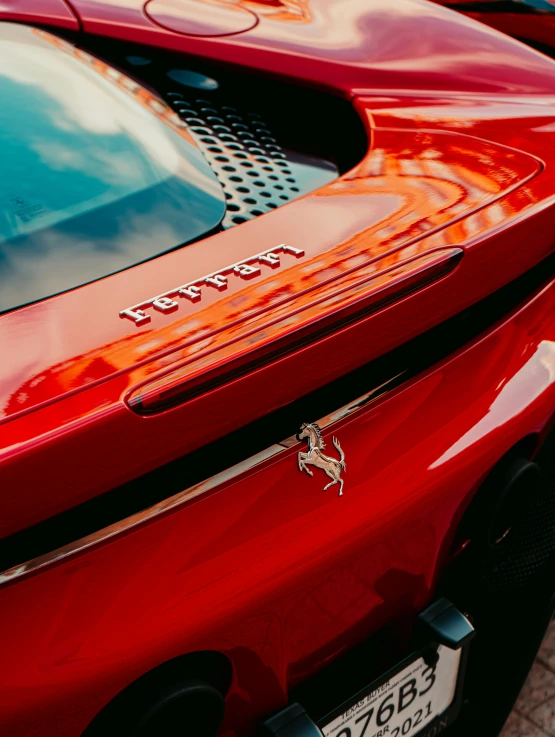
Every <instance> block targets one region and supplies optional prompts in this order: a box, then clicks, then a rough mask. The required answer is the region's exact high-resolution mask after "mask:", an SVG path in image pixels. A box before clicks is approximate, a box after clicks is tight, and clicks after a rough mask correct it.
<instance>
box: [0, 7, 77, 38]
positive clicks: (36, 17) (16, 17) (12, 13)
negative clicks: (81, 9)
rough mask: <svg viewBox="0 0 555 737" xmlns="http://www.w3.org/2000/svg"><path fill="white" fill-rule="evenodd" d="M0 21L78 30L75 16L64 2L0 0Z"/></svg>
mask: <svg viewBox="0 0 555 737" xmlns="http://www.w3.org/2000/svg"><path fill="white" fill-rule="evenodd" d="M0 20H13V21H26V20H31V22H33V23H46V24H47V25H52V26H58V27H59V28H69V29H71V30H73V31H78V30H79V21H78V20H77V16H76V15H75V14H74V13H73V11H72V10H71V6H70V5H69V4H68V3H66V2H65V0H0Z"/></svg>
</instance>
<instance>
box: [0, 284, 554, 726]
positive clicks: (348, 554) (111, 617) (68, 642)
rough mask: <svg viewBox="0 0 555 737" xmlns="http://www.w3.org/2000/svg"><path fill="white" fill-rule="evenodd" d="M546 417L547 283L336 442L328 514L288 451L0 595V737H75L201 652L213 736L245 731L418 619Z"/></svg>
mask: <svg viewBox="0 0 555 737" xmlns="http://www.w3.org/2000/svg"><path fill="white" fill-rule="evenodd" d="M470 377H472V380H470ZM554 402H555V282H551V283H550V284H549V285H548V286H546V287H545V288H544V289H543V290H541V291H540V293H539V294H537V295H536V296H535V298H533V299H531V300H530V301H529V302H528V303H527V304H526V305H525V306H523V307H522V308H521V309H519V310H517V311H516V312H515V313H514V314H513V315H511V316H509V317H508V319H506V320H505V321H504V322H503V323H502V324H501V325H499V326H498V327H497V329H495V330H493V331H491V332H490V333H489V334H488V335H486V336H484V338H483V339H482V340H479V341H477V342H475V343H474V344H473V345H471V346H470V347H468V348H465V349H462V350H461V351H460V352H459V353H458V354H457V355H455V356H453V357H451V358H450V359H448V360H447V361H445V362H443V363H442V364H440V365H438V366H435V367H434V368H433V369H431V370H430V371H427V372H425V373H424V374H423V375H421V376H419V377H418V378H417V379H416V380H414V381H412V382H410V383H409V384H408V385H406V386H405V387H404V388H403V389H401V390H399V391H395V392H393V393H392V394H390V395H388V396H386V397H384V398H382V399H381V400H380V399H379V400H377V401H376V402H374V403H371V404H370V405H369V406H368V407H367V408H365V409H361V410H359V411H358V412H357V413H356V414H355V416H353V417H352V418H351V419H350V420H349V421H347V422H345V423H342V424H341V423H338V424H337V426H336V427H334V433H336V434H340V437H341V439H342V443H343V445H344V447H345V448H346V449H347V451H348V452H349V458H350V465H349V469H348V476H347V478H348V486H346V490H345V494H344V497H342V498H341V500H340V501H341V504H338V498H337V496H336V495H335V494H333V492H332V493H329V492H328V493H322V492H321V479H320V478H317V477H315V478H313V479H309V480H308V481H306V480H305V479H304V477H302V476H301V475H300V474H299V472H298V469H297V465H296V450H297V448H292V449H290V450H285V449H284V450H283V452H282V454H281V456H279V457H277V458H273V459H269V460H267V461H262V462H261V463H260V465H258V466H256V467H255V468H253V469H252V470H251V471H249V472H247V473H246V474H244V475H243V476H240V477H239V478H238V479H236V480H234V481H233V482H232V483H228V484H226V483H225V482H224V483H222V484H221V485H220V486H218V487H217V488H215V489H214V490H213V492H212V493H209V494H208V493H207V494H205V495H203V496H200V497H198V498H197V499H195V500H193V501H191V502H190V503H187V502H185V504H183V505H181V506H180V507H178V508H176V509H175V510H174V511H173V512H172V513H171V514H168V515H166V516H163V517H158V518H157V519H156V520H154V521H151V522H150V523H149V524H147V525H145V526H142V527H141V526H139V527H138V528H135V529H134V530H132V531H131V533H130V534H126V535H123V536H122V535H120V536H116V537H115V538H114V539H111V540H108V541H107V542H106V543H105V544H104V545H101V546H97V547H96V548H94V549H91V550H89V551H85V552H83V553H82V554H80V555H79V556H77V557H73V558H70V559H68V560H67V561H66V562H63V561H62V562H61V563H60V564H58V565H57V566H55V567H52V566H51V567H50V568H49V569H46V570H44V571H42V572H41V571H40V570H39V571H37V573H36V575H34V576H33V575H31V576H29V577H27V578H26V579H23V580H17V579H16V580H14V582H13V584H11V585H7V586H5V587H4V588H3V590H2V591H1V594H0V598H1V603H2V606H1V607H0V623H1V624H2V627H3V629H4V631H9V632H10V637H9V638H7V640H6V642H5V644H4V647H3V658H2V660H3V664H4V668H3V669H2V673H3V675H2V689H1V690H0V694H1V697H0V699H1V701H0V703H1V713H2V720H3V721H2V724H3V729H4V733H5V734H7V735H11V734H14V735H18V737H19V735H35V734H41V735H50V734H52V735H54V734H56V735H60V734H64V735H66V734H67V735H79V734H81V731H82V730H83V729H84V727H85V726H86V725H87V724H88V722H89V721H90V719H91V718H92V717H93V716H94V714H95V713H96V712H97V711H98V710H99V708H101V707H102V706H103V705H104V704H105V703H107V702H108V701H109V700H110V699H111V698H112V697H113V696H114V695H116V694H117V693H118V692H119V691H120V690H121V689H122V688H123V687H124V686H126V685H127V684H128V683H129V682H131V681H132V680H133V679H134V678H136V677H137V676H139V675H140V674H141V673H143V672H145V671H147V670H148V669H150V668H151V667H153V666H155V665H157V664H158V663H160V662H163V661H164V660H166V659H168V658H171V657H173V656H175V655H177V654H181V653H183V652H189V651H194V650H204V649H209V650H211V649H215V650H219V651H223V652H224V653H226V655H228V656H229V658H230V659H231V662H232V663H233V666H234V671H235V680H234V684H233V687H232V691H231V693H230V695H229V697H228V704H229V709H228V716H227V720H226V723H225V724H224V727H223V731H222V734H226V735H228V734H237V733H239V734H244V733H249V732H250V730H251V729H252V725H253V724H254V723H256V721H258V720H259V719H260V718H262V717H263V716H264V715H265V714H267V713H271V712H272V711H273V710H275V709H278V708H279V707H280V706H283V705H284V704H285V703H286V700H287V689H288V688H289V687H291V685H293V684H294V683H295V682H297V681H298V680H299V679H301V678H303V677H306V676H307V675H308V674H310V673H311V672H313V671H314V670H315V669H316V668H317V667H319V666H321V664H322V663H323V662H326V661H327V660H329V659H330V658H332V657H334V656H336V655H337V654H338V653H340V652H342V651H343V650H344V649H346V648H348V647H350V646H352V645H354V644H356V643H357V642H359V641H360V640H361V639H362V638H363V637H364V636H365V635H368V634H370V633H371V632H374V631H376V630H377V629H378V628H380V627H383V626H384V625H385V624H386V623H388V622H389V623H390V622H391V621H398V620H399V619H402V618H404V617H409V618H410V617H411V616H413V615H414V614H415V613H416V612H417V611H418V609H420V608H422V607H423V606H424V605H425V604H426V602H427V601H428V599H429V597H430V595H431V592H432V591H433V587H434V585H435V582H436V580H437V576H438V575H439V572H440V571H441V568H442V565H443V564H444V562H445V559H446V555H447V553H448V549H449V546H450V544H451V542H452V538H453V533H454V529H455V527H456V524H457V522H458V520H459V519H460V516H461V513H462V510H463V509H464V508H465V507H466V504H467V503H468V500H469V498H470V496H471V494H472V492H473V491H474V489H475V488H476V487H477V486H478V485H479V483H480V482H481V481H482V479H483V477H484V476H485V475H486V474H487V473H488V471H489V469H490V468H491V466H492V465H493V464H494V463H495V462H496V461H497V459H498V458H499V457H500V456H501V455H502V454H503V453H504V452H506V451H507V450H508V449H509V448H510V447H511V446H512V445H513V444H514V443H515V442H517V441H518V440H520V439H521V438H522V437H525V436H527V435H529V434H536V433H540V434H541V433H542V431H543V430H544V428H545V427H546V426H547V425H548V424H549V422H550V420H551V417H552V415H553V408H554ZM327 439H328V438H327ZM445 489H449V494H446V493H445ZM8 583H9V581H8ZM37 611H40V612H41V616H40V621H37V618H36V612H37ZM184 625H185V626H184ZM107 672H109V673H110V678H109V679H107V678H106V673H107ZM253 681H254V682H255V684H256V686H255V691H254V692H253V690H252V689H253ZM68 705H69V706H68ZM62 712H63V714H64V722H63V724H64V729H63V731H62V730H61V728H60V717H59V715H60V713H62Z"/></svg>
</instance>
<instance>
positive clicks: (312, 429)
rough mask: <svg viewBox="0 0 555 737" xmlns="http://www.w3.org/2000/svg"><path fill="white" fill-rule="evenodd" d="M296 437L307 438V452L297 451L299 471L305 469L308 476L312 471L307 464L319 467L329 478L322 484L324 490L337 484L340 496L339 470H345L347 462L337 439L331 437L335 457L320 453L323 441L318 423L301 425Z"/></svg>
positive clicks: (341, 490) (341, 487)
mask: <svg viewBox="0 0 555 737" xmlns="http://www.w3.org/2000/svg"><path fill="white" fill-rule="evenodd" d="M298 438H299V440H308V453H299V471H306V472H307V474H308V475H309V476H312V471H311V470H310V469H309V468H308V466H316V468H321V469H322V471H323V472H324V473H325V474H327V475H328V476H329V477H330V479H331V481H330V483H329V484H327V485H326V486H324V491H325V490H326V489H329V487H330V486H333V485H334V484H339V496H342V495H343V479H342V478H341V472H342V471H346V470H347V464H346V463H345V453H343V451H342V449H341V446H340V445H339V441H338V440H336V439H335V438H332V441H333V444H334V446H335V448H336V450H337V451H338V452H339V458H338V459H337V458H331V457H330V456H327V455H324V453H322V450H323V449H324V448H325V443H324V440H323V438H322V431H321V430H320V428H319V427H318V425H316V424H312V425H310V424H306V425H302V427H301V432H300V433H299V435H298Z"/></svg>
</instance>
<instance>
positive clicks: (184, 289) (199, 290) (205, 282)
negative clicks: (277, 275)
mask: <svg viewBox="0 0 555 737" xmlns="http://www.w3.org/2000/svg"><path fill="white" fill-rule="evenodd" d="M281 254H288V255H290V256H294V257H295V258H302V256H304V251H303V250H301V249H300V248H293V246H286V245H285V243H282V244H281V245H280V246H276V247H275V248H272V249H270V250H269V251H264V252H263V253H258V254H257V255H256V256H251V257H250V258H247V259H245V260H244V261H240V262H238V263H236V264H231V266H226V267H225V269H220V271H215V272H214V273H213V274H208V275H207V276H203V277H202V278H200V279H196V280H195V281H192V282H189V283H188V284H182V285H181V286H180V287H175V289H170V290H169V292H164V293H163V294H159V295H158V296H157V297H152V299H147V300H146V301H145V302H140V303H139V304H136V305H133V307H128V308H127V309H125V310H122V311H121V312H120V313H119V315H120V317H126V318H127V319H129V320H132V321H133V322H134V323H135V325H144V324H145V323H147V322H150V321H151V319H152V317H151V315H149V314H147V313H146V312H145V310H147V309H148V308H149V307H153V308H154V309H155V310H158V312H175V311H176V310H177V309H179V302H178V300H177V299H175V298H176V297H180V298H183V299H187V300H189V301H190V302H200V300H201V299H202V294H203V291H204V289H205V288H208V287H209V288H211V289H217V290H218V291H219V292H223V291H225V290H226V289H227V288H228V280H229V277H230V276H232V277H235V278H238V279H253V278H254V277H256V276H259V275H260V274H261V273H262V269H261V265H262V266H268V267H269V268H270V269H277V268H278V267H279V266H281V258H280V256H281Z"/></svg>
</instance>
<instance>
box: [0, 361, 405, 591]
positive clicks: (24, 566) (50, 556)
mask: <svg viewBox="0 0 555 737" xmlns="http://www.w3.org/2000/svg"><path fill="white" fill-rule="evenodd" d="M406 375H407V372H402V373H400V374H397V376H394V377H393V378H392V379H389V380H388V381H386V382H384V383H383V384H381V385H380V386H378V387H376V388H375V389H372V391H370V392H367V393H366V394H363V395H362V396H361V397H359V398H358V399H355V400H354V401H353V402H350V403H349V404H346V405H344V406H343V407H341V408H340V409H338V410H336V411H335V412H332V413H331V414H329V415H326V416H325V417H323V418H322V419H321V420H318V425H319V426H320V427H321V428H322V430H324V429H326V428H328V427H330V426H331V425H333V424H335V423H336V422H338V421H339V420H343V419H345V418H346V417H349V416H350V415H352V414H354V413H355V412H357V411H358V410H359V409H361V408H362V407H364V406H366V405H367V404H369V403H370V402H372V401H373V400H375V399H377V398H378V397H379V396H381V395H382V394H385V392H387V391H388V390H390V389H393V388H394V387H395V386H398V385H399V384H400V383H401V381H403V379H404V378H405V377H406ZM299 442H300V441H299V440H297V436H296V435H291V436H290V437H288V438H286V439H285V440H283V441H281V442H280V443H276V444H275V445H271V446H270V447H269V448H266V449H265V450H262V451H260V453H257V454H256V455H253V456H251V457H250V458H247V459H245V460H244V461H241V462H240V463H237V464H236V465H235V466H231V467H230V468H227V469H226V470H225V471H221V472H220V473H218V474H216V475H215V476H212V477H211V478H209V479H207V480H206V481H201V482H200V483H198V484H195V485H194V486H191V487H190V488H188V489H185V490H184V491H180V492H179V493H177V494H174V495H173V496H171V497H169V498H168V499H164V500H163V501H161V502H158V504H154V505H153V506H152V507H148V508H147V509H143V510H142V511H141V512H137V513H136V514H132V515H131V516H130V517H125V518H124V519H122V520H120V521H119V522H114V524H112V525H108V527H104V528H102V529H101V530H97V531H96V532H93V533H92V534H91V535H87V536H86V537H82V538H80V539H79V540H75V541H74V542H72V543H68V545H64V546H63V547H61V548H57V549H56V550H53V551H51V552H50V553H45V554H44V555H40V556H38V557H37V558H32V559H31V560H29V561H27V562H26V563H21V564H20V565H17V566H13V567H12V568H8V569H7V570H5V571H2V572H1V573H0V586H2V585H3V584H6V583H9V582H11V581H14V580H15V579H17V578H20V577H21V576H25V575H27V574H29V573H31V572H35V571H38V570H40V569H41V568H45V567H46V566H48V565H51V564H52V563H57V562H59V561H61V560H64V558H68V557H69V556H71V555H74V554H76V553H79V552H82V551H83V550H87V548H91V547H93V546H94V545H97V544H98V543H100V542H105V541H106V540H109V539H110V538H112V537H115V536H116V535H118V534H119V533H121V532H124V531H127V530H130V529H132V528H133V527H137V526H138V525H141V524H143V523H144V522H147V521H148V520H151V519H153V518H155V517H158V516H159V515H161V514H163V513H164V512H168V511H170V510H172V509H176V508H177V507H179V506H181V505H183V504H185V502H189V501H190V500H191V499H195V498H196V497H198V496H200V495H201V494H205V493H206V492H208V491H210V490H212V489H214V488H216V487H217V486H220V485H221V484H224V483H225V482H226V481H231V480H232V479H235V478H237V477H238V476H240V475H241V474H243V473H245V472H246V471H250V470H251V469H252V468H255V467H256V466H258V465H259V464H261V463H264V462H265V461H267V460H268V459H270V458H273V457H275V456H277V455H279V454H280V453H283V452H284V451H285V450H286V449H289V448H292V447H294V446H295V445H297V444H299Z"/></svg>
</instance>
